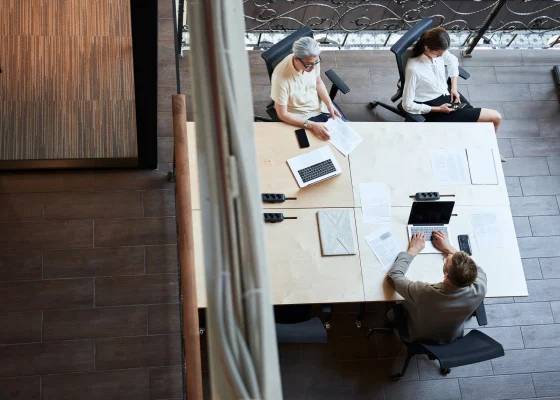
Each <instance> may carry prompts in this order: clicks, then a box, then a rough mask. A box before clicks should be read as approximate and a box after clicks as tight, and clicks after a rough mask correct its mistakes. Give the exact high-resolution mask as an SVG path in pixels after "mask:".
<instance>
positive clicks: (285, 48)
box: [261, 26, 313, 79]
mask: <svg viewBox="0 0 560 400" xmlns="http://www.w3.org/2000/svg"><path fill="white" fill-rule="evenodd" d="M306 36H307V37H311V38H312V37H313V31H312V30H311V29H309V28H308V27H307V26H304V27H302V28H300V29H298V30H297V31H295V32H294V33H292V34H291V35H289V36H286V37H285V38H284V39H282V40H281V41H279V42H278V43H276V44H275V45H274V46H272V47H271V48H270V49H268V50H267V51H265V52H263V53H262V54H261V57H262V58H263V60H264V62H265V63H266V69H267V70H268V78H269V79H270V77H271V76H272V71H274V68H276V66H277V65H278V63H279V62H280V61H282V60H283V59H284V58H285V57H286V56H287V55H288V54H292V45H293V44H294V42H295V41H296V40H298V39H301V38H302V37H306Z"/></svg>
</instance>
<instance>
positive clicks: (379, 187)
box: [360, 182, 391, 224]
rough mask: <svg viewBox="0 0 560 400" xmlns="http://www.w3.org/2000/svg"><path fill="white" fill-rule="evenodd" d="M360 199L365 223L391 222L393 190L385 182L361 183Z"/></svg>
mask: <svg viewBox="0 0 560 400" xmlns="http://www.w3.org/2000/svg"><path fill="white" fill-rule="evenodd" d="M360 199H361V201H362V221H363V222H364V223H365V224H390V223H391V192H390V191H389V187H388V186H387V185H386V184H385V183H382V182H376V183H360Z"/></svg>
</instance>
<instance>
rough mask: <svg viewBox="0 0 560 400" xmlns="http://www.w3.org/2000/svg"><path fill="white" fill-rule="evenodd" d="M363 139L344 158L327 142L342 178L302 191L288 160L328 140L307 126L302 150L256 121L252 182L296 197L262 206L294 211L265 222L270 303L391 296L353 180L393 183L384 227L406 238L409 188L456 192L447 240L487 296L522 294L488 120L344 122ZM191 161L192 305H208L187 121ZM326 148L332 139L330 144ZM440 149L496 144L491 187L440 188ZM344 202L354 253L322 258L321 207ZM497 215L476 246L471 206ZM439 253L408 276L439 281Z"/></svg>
mask: <svg viewBox="0 0 560 400" xmlns="http://www.w3.org/2000/svg"><path fill="white" fill-rule="evenodd" d="M351 124H352V127H353V128H354V129H355V130H356V131H357V132H358V133H359V134H360V135H361V136H362V137H363V138H364V141H363V142H362V143H361V144H360V145H359V146H358V148H357V149H356V150H355V151H354V152H353V153H352V154H350V156H349V157H348V158H347V157H344V156H343V155H342V154H340V152H339V151H338V150H336V149H335V148H334V147H333V153H334V154H335V157H336V158H337V160H338V162H339V163H340V166H341V168H342V174H341V175H340V176H337V177H334V178H332V179H328V180H326V181H324V182H321V183H318V184H316V185H312V186H310V187H307V188H303V189H300V188H299V187H298V185H297V183H296V181H295V179H294V177H293V175H292V173H291V171H290V169H289V167H288V165H287V163H286V160H287V159H289V158H291V157H294V156H297V155H299V154H303V153H306V152H308V151H311V150H314V149H316V148H319V147H321V146H324V145H325V144H328V143H327V142H324V141H321V140H319V139H317V138H316V137H315V136H313V135H312V134H311V133H308V138H309V143H310V147H309V148H307V149H300V148H299V147H298V144H297V141H296V138H295V134H294V129H295V128H294V127H292V126H289V125H287V124H283V123H255V125H254V130H255V140H256V145H257V153H258V163H259V184H260V187H261V192H263V193H284V194H286V196H289V197H296V198H297V200H294V201H286V202H285V203H279V204H263V208H264V209H271V208H274V209H277V211H278V212H283V213H284V215H286V216H297V217H298V219H295V220H285V221H284V222H282V223H279V224H266V227H265V235H266V243H267V255H268V266H269V271H270V272H269V274H270V280H271V282H270V284H271V292H272V300H273V302H274V304H298V303H299V304H301V303H342V302H359V301H391V300H396V299H399V298H400V296H399V295H398V294H396V293H395V292H394V291H393V290H392V289H391V288H390V287H389V286H388V285H387V281H386V279H385V278H386V271H385V270H384V269H383V267H382V266H381V264H380V263H379V261H378V260H377V258H376V257H375V255H374V254H373V252H372V251H371V249H370V248H369V246H368V245H367V243H366V241H365V239H364V237H365V236H367V235H368V234H370V233H372V232H374V231H376V230H377V229H378V228H380V226H377V225H372V224H364V223H363V222H362V210H361V208H360V206H361V204H360V195H359V189H358V187H359V184H360V183H364V182H385V183H386V184H387V185H388V186H389V187H390V189H391V211H392V221H391V231H392V232H393V234H394V235H395V236H396V237H397V238H398V239H399V240H400V241H401V242H402V244H403V245H404V246H406V245H407V244H408V237H407V230H406V224H407V221H408V215H409V213H410V205H411V204H412V200H411V199H410V198H409V196H410V195H411V194H414V193H416V192H419V191H439V192H441V193H450V194H455V195H456V196H455V198H453V200H454V201H455V208H454V213H456V214H457V216H455V217H452V219H451V223H450V229H451V233H452V235H451V237H450V240H451V242H452V244H453V245H454V246H455V247H457V248H458V243H457V235H459V234H468V235H469V237H470V241H471V247H472V250H473V258H474V259H475V260H476V261H477V263H478V264H479V265H481V266H482V267H483V268H484V270H485V271H486V273H487V275H488V294H487V296H488V297H509V296H526V295H527V286H526V283H525V276H524V273H523V267H522V264H521V257H520V254H519V248H518V245H517V239H516V235H515V230H514V226H513V219H512V216H511V211H510V208H509V198H508V195H507V189H506V185H505V179H504V176H503V171H502V167H501V163H500V161H499V150H498V145H497V141H496V137H495V135H494V132H493V129H492V125H491V124H482V123H476V124H466V123H461V124H433V123H422V124H410V123H374V122H371V123H363V122H359V123H351ZM187 130H188V135H189V151H190V154H189V164H190V166H191V182H192V185H191V186H192V195H193V200H192V202H193V210H194V226H193V230H194V234H195V264H196V273H197V283H198V285H197V296H198V303H199V307H205V306H206V289H205V284H204V263H203V250H202V227H201V221H200V201H199V189H198V170H197V157H196V146H195V125H194V123H192V122H189V123H188V127H187ZM329 145H330V144H329ZM439 148H463V149H464V148H491V149H493V150H494V154H495V162H496V165H495V167H496V171H497V175H498V184H497V185H438V184H437V183H436V181H435V178H434V176H433V173H432V167H431V161H430V152H431V151H432V150H434V149H439ZM329 208H347V209H351V210H352V211H353V213H354V215H355V221H356V226H355V229H356V232H355V233H356V237H357V242H358V248H359V251H358V254H356V255H352V256H335V257H323V256H322V255H321V246H320V240H319V231H318V225H317V217H316V214H317V211H318V210H319V209H329ZM481 211H492V212H495V213H496V214H497V215H498V217H499V220H500V225H501V231H502V238H503V243H504V247H503V248H499V249H495V250H492V251H490V250H482V249H480V248H479V246H478V244H477V242H476V238H475V235H474V232H473V229H472V226H471V222H470V221H471V213H472V212H481ZM442 266H443V258H442V256H441V255H439V254H421V255H419V256H418V257H416V258H415V259H414V261H413V263H412V264H411V266H410V269H409V272H408V273H407V276H408V277H410V279H414V280H423V281H426V282H433V283H435V282H439V281H441V280H442V277H443V272H442Z"/></svg>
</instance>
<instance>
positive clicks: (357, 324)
mask: <svg viewBox="0 0 560 400" xmlns="http://www.w3.org/2000/svg"><path fill="white" fill-rule="evenodd" d="M361 327H362V321H356V328H358V329H360V328H361Z"/></svg>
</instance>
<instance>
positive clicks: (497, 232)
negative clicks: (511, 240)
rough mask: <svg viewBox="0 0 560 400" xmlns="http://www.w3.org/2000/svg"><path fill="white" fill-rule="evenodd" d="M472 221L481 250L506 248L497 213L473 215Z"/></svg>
mask: <svg viewBox="0 0 560 400" xmlns="http://www.w3.org/2000/svg"><path fill="white" fill-rule="evenodd" d="M471 221H472V226H473V230H474V236H475V237H476V243H477V244H478V248H479V249H481V250H491V249H494V248H496V247H504V244H503V240H502V231H501V229H500V224H499V222H498V215H497V214H496V213H493V212H477V213H472V214H471Z"/></svg>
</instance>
